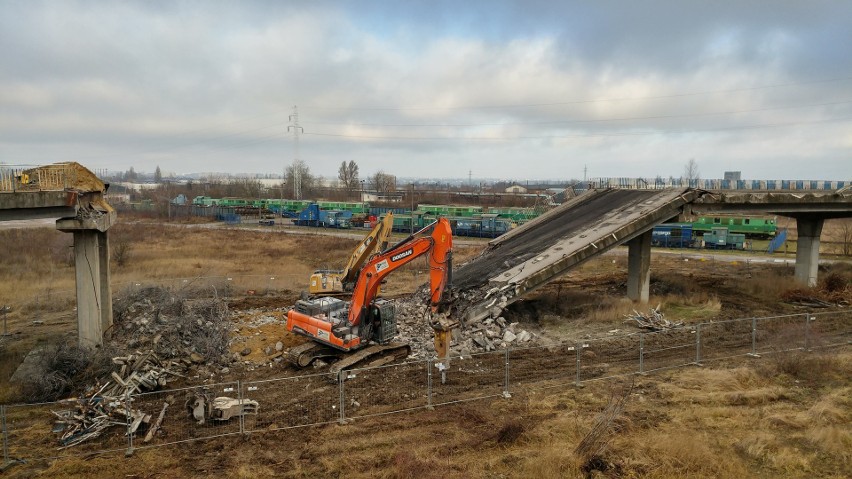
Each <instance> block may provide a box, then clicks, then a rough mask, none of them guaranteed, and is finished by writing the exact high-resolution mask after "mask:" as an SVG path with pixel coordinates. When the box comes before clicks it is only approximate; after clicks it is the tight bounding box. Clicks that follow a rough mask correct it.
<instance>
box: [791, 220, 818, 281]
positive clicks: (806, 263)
mask: <svg viewBox="0 0 852 479" xmlns="http://www.w3.org/2000/svg"><path fill="white" fill-rule="evenodd" d="M822 224H823V219H822V218H820V219H815V218H804V217H799V218H796V229H797V230H798V232H799V241H798V244H797V246H796V280H797V281H798V282H800V283H802V284H805V285H807V286H816V284H817V270H818V267H819V236H820V234H822Z"/></svg>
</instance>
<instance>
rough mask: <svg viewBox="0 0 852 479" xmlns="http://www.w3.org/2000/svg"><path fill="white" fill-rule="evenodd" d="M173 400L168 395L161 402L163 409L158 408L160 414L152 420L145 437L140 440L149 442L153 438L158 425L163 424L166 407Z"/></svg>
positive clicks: (158, 427) (158, 428)
mask: <svg viewBox="0 0 852 479" xmlns="http://www.w3.org/2000/svg"><path fill="white" fill-rule="evenodd" d="M172 402H174V400H173V399H172V398H171V397H169V398H168V399H166V402H164V403H163V409H162V410H160V415H159V416H157V420H156V421H154V425H153V426H151V427H149V428H148V433H147V434H145V439H143V440H142V442H149V441H151V439H153V438H154V434H156V433H157V431H159V430H160V426H161V425H162V424H163V418H164V417H166V409H168V407H169V404H170V403H172Z"/></svg>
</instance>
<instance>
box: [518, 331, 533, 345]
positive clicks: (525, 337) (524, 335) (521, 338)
mask: <svg viewBox="0 0 852 479" xmlns="http://www.w3.org/2000/svg"><path fill="white" fill-rule="evenodd" d="M530 339H532V334H530V333H528V332H527V331H521V332H520V333H518V342H520V343H525V342H527V341H529V340H530Z"/></svg>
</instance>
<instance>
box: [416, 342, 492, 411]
mask: <svg viewBox="0 0 852 479" xmlns="http://www.w3.org/2000/svg"><path fill="white" fill-rule="evenodd" d="M505 361H506V352H505V351H494V352H490V353H479V354H472V355H469V356H454V357H452V358H450V360H449V367H446V369H444V370H443V371H439V372H438V374H437V375H436V376H437V377H435V376H434V375H433V380H432V404H435V405H438V404H446V403H452V402H458V401H465V400H470V399H481V398H486V397H493V396H500V395H502V394H503V392H504V391H505V384H506V365H505Z"/></svg>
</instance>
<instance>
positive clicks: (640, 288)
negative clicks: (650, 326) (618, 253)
mask: <svg viewBox="0 0 852 479" xmlns="http://www.w3.org/2000/svg"><path fill="white" fill-rule="evenodd" d="M650 284H651V230H648V231H646V232H644V233H642V234H640V235H639V236H637V237H635V238H633V239H632V240H630V241H628V242H627V297H628V298H630V299H632V300H633V301H639V302H640V303H642V304H646V303H648V295H649V291H650Z"/></svg>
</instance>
